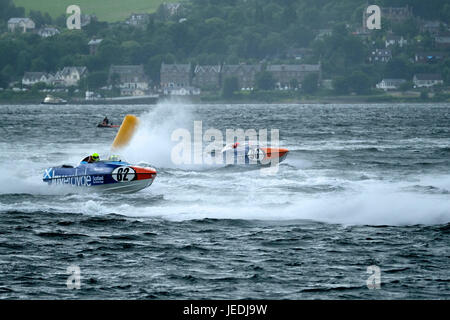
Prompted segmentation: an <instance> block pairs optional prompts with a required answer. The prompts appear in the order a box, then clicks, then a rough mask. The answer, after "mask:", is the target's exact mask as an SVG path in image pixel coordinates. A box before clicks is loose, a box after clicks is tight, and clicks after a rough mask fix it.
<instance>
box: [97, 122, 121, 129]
mask: <svg viewBox="0 0 450 320" xmlns="http://www.w3.org/2000/svg"><path fill="white" fill-rule="evenodd" d="M97 127H99V128H118V127H120V126H119V125H118V124H105V123H103V122H102V123H99V124H98V125H97Z"/></svg>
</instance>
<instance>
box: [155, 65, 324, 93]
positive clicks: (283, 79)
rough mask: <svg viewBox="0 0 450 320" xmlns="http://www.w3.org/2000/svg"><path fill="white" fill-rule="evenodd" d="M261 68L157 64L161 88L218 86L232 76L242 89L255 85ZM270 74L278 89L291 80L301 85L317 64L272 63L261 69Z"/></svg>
mask: <svg viewBox="0 0 450 320" xmlns="http://www.w3.org/2000/svg"><path fill="white" fill-rule="evenodd" d="M262 71H264V70H263V66H262V65H261V64H253V65H246V64H237V65H232V64H223V65H196V66H195V67H192V65H191V64H165V63H162V65H161V74H160V75H161V78H160V79H161V88H162V89H163V90H166V91H167V90H173V89H179V88H187V87H197V88H202V89H218V88H220V87H221V85H222V83H223V81H224V80H225V79H226V78H230V77H236V78H237V80H238V84H239V87H240V88H241V89H243V90H245V89H250V88H253V87H254V86H255V81H256V75H257V74H258V73H260V72H262ZM265 71H268V72H270V73H271V74H272V76H273V78H274V79H275V81H276V85H277V87H278V88H286V87H291V84H292V81H293V80H296V81H297V83H299V84H301V83H302V82H303V79H304V78H305V77H306V75H308V74H310V73H318V74H319V75H320V72H321V66H320V64H295V65H290V64H274V65H268V66H267V67H266V68H265Z"/></svg>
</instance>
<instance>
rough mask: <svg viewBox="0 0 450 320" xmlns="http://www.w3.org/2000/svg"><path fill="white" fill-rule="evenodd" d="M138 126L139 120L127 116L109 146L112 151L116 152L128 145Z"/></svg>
mask: <svg viewBox="0 0 450 320" xmlns="http://www.w3.org/2000/svg"><path fill="white" fill-rule="evenodd" d="M138 124H139V119H138V118H137V117H136V116H134V115H131V114H128V115H126V116H125V118H124V119H123V122H122V125H121V126H120V128H119V132H117V135H116V138H115V139H114V142H113V144H112V146H111V150H112V151H117V150H118V149H121V148H123V147H125V146H127V145H128V143H129V142H130V140H131V138H133V135H134V133H135V132H136V129H137V126H138Z"/></svg>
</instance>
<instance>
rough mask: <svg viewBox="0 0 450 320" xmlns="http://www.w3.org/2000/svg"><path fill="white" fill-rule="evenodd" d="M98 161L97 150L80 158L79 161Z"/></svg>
mask: <svg viewBox="0 0 450 320" xmlns="http://www.w3.org/2000/svg"><path fill="white" fill-rule="evenodd" d="M98 161H100V156H99V155H98V153H97V152H94V153H93V154H91V155H90V156H87V157H86V158H84V159H83V160H81V162H87V163H94V162H98Z"/></svg>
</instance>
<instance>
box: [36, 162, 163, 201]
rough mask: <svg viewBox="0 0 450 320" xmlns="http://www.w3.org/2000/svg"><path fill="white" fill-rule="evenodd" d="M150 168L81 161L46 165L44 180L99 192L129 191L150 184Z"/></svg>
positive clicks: (151, 179)
mask: <svg viewBox="0 0 450 320" xmlns="http://www.w3.org/2000/svg"><path fill="white" fill-rule="evenodd" d="M156 174H157V173H156V170H155V169H154V168H152V167H143V166H135V165H131V164H129V163H127V162H121V161H111V162H96V163H86V162H82V163H80V165H79V166H77V167H71V166H61V167H52V168H48V169H46V170H45V172H44V177H43V181H44V182H46V183H48V184H49V185H53V186H72V187H78V188H84V189H89V190H93V191H99V192H121V193H132V192H137V191H139V190H142V189H145V188H147V187H149V186H150V185H151V184H152V183H153V181H154V179H155V178H156Z"/></svg>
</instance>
